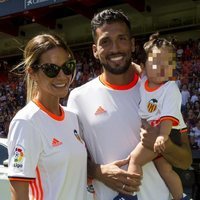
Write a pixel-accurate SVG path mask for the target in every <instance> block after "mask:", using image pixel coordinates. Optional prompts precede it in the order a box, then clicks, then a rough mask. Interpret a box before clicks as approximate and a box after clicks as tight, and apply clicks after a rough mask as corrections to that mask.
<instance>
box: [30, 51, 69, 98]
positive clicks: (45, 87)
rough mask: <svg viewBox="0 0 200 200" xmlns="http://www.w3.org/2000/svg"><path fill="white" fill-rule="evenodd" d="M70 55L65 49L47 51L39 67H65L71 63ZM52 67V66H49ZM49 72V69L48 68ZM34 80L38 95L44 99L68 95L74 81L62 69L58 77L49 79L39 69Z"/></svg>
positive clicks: (34, 75)
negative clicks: (67, 63)
mask: <svg viewBox="0 0 200 200" xmlns="http://www.w3.org/2000/svg"><path fill="white" fill-rule="evenodd" d="M69 59H70V54H69V53H68V52H66V50H64V49H63V48H60V47H55V48H53V49H51V50H48V51H46V52H45V53H43V54H42V55H41V57H40V62H39V66H42V65H44V64H55V65H57V66H63V64H64V63H66V62H67V61H69ZM49 66H50V67H51V65H49ZM48 71H49V68H48ZM32 77H33V79H34V80H35V81H36V82H37V87H38V91H39V92H38V95H39V97H42V98H48V99H51V98H52V97H53V98H57V99H59V98H62V97H65V96H66V95H67V93H68V88H69V85H70V82H71V79H72V74H70V75H66V74H64V72H63V70H62V69H61V70H60V71H59V73H58V74H57V76H55V77H53V78H52V77H48V76H47V75H46V74H45V73H44V71H43V70H42V69H41V68H40V67H39V70H38V71H37V72H36V73H33V74H32Z"/></svg>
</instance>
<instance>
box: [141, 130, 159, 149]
mask: <svg viewBox="0 0 200 200" xmlns="http://www.w3.org/2000/svg"><path fill="white" fill-rule="evenodd" d="M157 136H158V133H157V131H156V128H152V127H149V128H148V129H143V128H141V129H140V137H141V143H142V145H143V146H144V147H146V148H148V149H150V150H152V151H154V143H155V141H156V138H157Z"/></svg>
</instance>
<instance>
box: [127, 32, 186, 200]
mask: <svg viewBox="0 0 200 200" xmlns="http://www.w3.org/2000/svg"><path fill="white" fill-rule="evenodd" d="M144 49H145V52H146V55H147V61H146V63H145V72H146V75H143V77H142V80H141V87H140V93H141V102H140V105H139V114H140V116H141V118H142V124H143V127H144V128H148V126H153V127H158V128H159V133H158V137H157V138H156V141H155V143H154V147H153V148H154V149H153V151H152V150H150V149H148V148H146V147H144V146H143V145H142V143H141V142H140V143H139V144H138V145H137V146H136V148H135V149H134V150H133V151H132V152H131V158H130V162H129V167H128V171H129V172H133V173H139V174H142V166H143V165H145V164H146V163H147V162H149V161H151V160H154V163H155V165H156V168H157V170H158V171H159V173H160V175H161V177H162V178H163V180H164V181H165V183H166V185H167V186H168V188H169V190H170V192H171V194H172V196H173V199H174V200H181V199H185V198H183V187H182V183H181V180H180V178H179V176H178V175H177V174H176V172H175V171H173V169H172V166H171V165H170V163H168V162H167V161H166V160H165V159H164V158H163V157H162V156H160V155H159V154H160V153H162V152H163V151H165V142H166V141H167V140H168V138H169V135H174V136H175V138H177V137H178V136H180V134H181V133H182V132H184V131H186V125H185V123H184V121H183V118H182V114H181V94H180V91H179V89H178V87H177V85H176V83H175V82H174V81H170V80H171V78H173V71H174V70H175V67H176V57H175V48H174V46H173V44H172V43H171V42H169V41H167V40H166V39H164V38H158V33H156V34H154V35H152V36H151V37H150V40H149V41H148V42H147V43H145V45H144ZM179 144H180V141H179ZM158 155H159V156H158ZM156 157H157V158H156ZM154 158H156V159H154Z"/></svg>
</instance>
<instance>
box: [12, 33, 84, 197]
mask: <svg viewBox="0 0 200 200" xmlns="http://www.w3.org/2000/svg"><path fill="white" fill-rule="evenodd" d="M22 63H23V65H24V67H25V72H26V80H27V105H26V106H25V107H24V108H22V109H21V110H20V111H18V113H17V114H16V115H15V117H14V118H13V119H12V121H11V123H10V127H9V134H8V151H9V173H8V177H9V180H10V185H11V196H12V200H19V199H20V200H28V199H36V200H52V199H55V200H65V199H73V200H85V199H86V176H87V174H86V160H87V153H86V149H85V144H84V142H83V140H82V139H81V137H80V136H79V124H78V120H77V116H76V115H75V114H74V113H72V112H69V111H67V110H66V108H65V107H63V106H61V105H60V103H59V101H60V98H63V97H65V96H66V95H67V93H68V89H69V86H70V84H71V82H72V79H73V77H74V74H75V69H76V62H75V60H74V57H73V54H72V52H71V50H70V49H69V48H68V47H67V45H66V44H65V43H64V42H63V40H62V39H61V38H59V37H58V36H55V35H51V34H41V35H37V36H35V37H34V38H32V39H31V40H30V41H29V42H28V44H27V45H26V47H25V50H24V60H23V62H22ZM20 65H21V64H20ZM20 65H19V66H20Z"/></svg>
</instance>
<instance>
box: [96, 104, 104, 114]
mask: <svg viewBox="0 0 200 200" xmlns="http://www.w3.org/2000/svg"><path fill="white" fill-rule="evenodd" d="M105 112H106V110H104V109H103V108H102V107H101V106H99V107H98V109H97V110H96V112H95V115H99V114H102V113H105Z"/></svg>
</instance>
